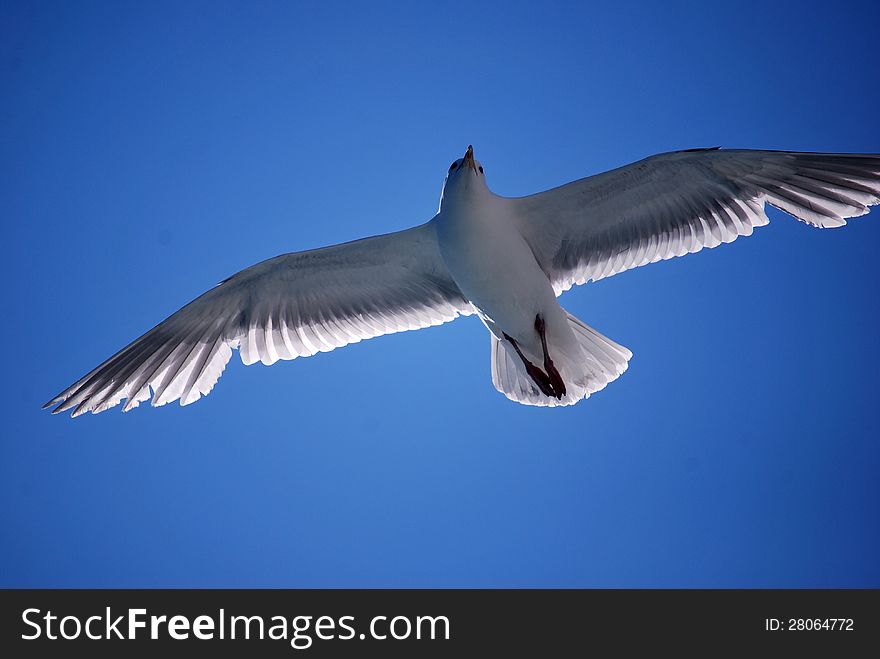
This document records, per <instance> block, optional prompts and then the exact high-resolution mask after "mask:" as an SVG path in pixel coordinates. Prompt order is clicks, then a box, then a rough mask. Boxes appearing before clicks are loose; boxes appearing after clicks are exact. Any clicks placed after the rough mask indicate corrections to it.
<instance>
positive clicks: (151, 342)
mask: <svg viewBox="0 0 880 659" xmlns="http://www.w3.org/2000/svg"><path fill="white" fill-rule="evenodd" d="M470 313H472V307H471V305H470V303H469V302H468V301H467V300H465V299H464V297H462V294H461V292H460V291H459V289H458V286H456V284H455V282H454V281H453V280H452V278H451V276H450V275H449V272H448V271H447V269H446V265H445V263H444V262H443V259H442V257H441V256H440V251H439V247H438V245H437V236H436V228H435V225H434V222H433V221H431V222H428V223H426V224H423V225H421V226H418V227H415V228H412V229H408V230H406V231H399V232H397V233H391V234H387V235H383V236H374V237H372V238H365V239H363V240H356V241H354V242H350V243H345V244H342V245H335V246H333V247H325V248H322V249H314V250H310V251H306V252H296V253H292V254H284V255H282V256H278V257H275V258H273V259H269V260H267V261H263V262H262V263H258V264H257V265H254V266H252V267H250V268H247V269H245V270H242V271H241V272H239V273H238V274H236V275H233V276H232V277H230V278H229V279H227V280H225V281H223V282H222V283H220V284H218V285H217V286H216V287H214V288H212V289H211V290H209V291H208V292H206V293H205V294H203V295H202V296H200V297H198V298H196V299H195V300H194V301H192V302H190V303H189V304H188V305H186V306H185V307H183V308H182V309H180V310H179V311H177V312H176V313H175V314H173V315H171V316H170V317H169V318H167V319H166V320H164V321H163V322H161V323H160V324H159V325H157V326H156V327H154V328H153V329H152V330H150V331H149V332H147V333H146V334H144V335H143V336H142V337H140V338H139V339H137V340H135V341H134V342H132V343H131V344H129V345H128V346H127V347H125V348H123V349H122V350H120V351H119V352H118V353H116V354H115V355H114V356H113V357H111V358H110V359H108V360H107V361H105V362H104V363H102V364H101V365H99V366H98V367H97V368H95V369H94V370H92V371H91V372H90V373H88V374H87V375H85V376H84V377H83V378H81V379H80V380H78V381H77V382H75V383H74V384H72V385H71V386H70V387H68V388H67V389H65V390H64V391H62V392H61V393H60V394H58V395H57V396H55V397H54V398H53V399H52V400H50V401H49V402H48V403H46V405H45V406H44V407H51V406H53V405H57V407H56V408H55V409H54V410H53V413H57V412H64V411H66V410H69V409H73V416H78V415H79V414H83V413H85V412H89V411H90V412H93V413H98V412H103V411H104V410H106V409H108V408H110V407H113V406H114V405H117V404H118V403H119V402H120V401H121V400H122V399H123V398H127V399H128V401H127V403H126V405H125V407H124V410H125V411H128V410H129V409H131V408H133V407H137V406H138V405H139V404H140V403H141V402H143V401H146V400H149V399H150V398H151V397H152V404H153V405H154V406H157V405H164V404H165V403H168V402H171V401H173V400H177V399H178V398H179V399H180V402H181V404H182V405H187V404H189V403H192V402H194V401H196V400H198V399H199V398H200V397H201V396H202V395H205V394H207V393H208V392H210V391H211V389H212V388H213V386H214V384H215V383H216V382H217V379H218V378H219V377H220V375H221V373H222V372H223V369H224V368H225V367H226V364H227V362H228V361H229V358H230V356H231V355H232V350H233V349H234V348H238V349H239V350H240V351H241V359H242V361H243V362H244V363H245V364H253V363H254V362H256V361H261V362H263V363H264V364H273V363H274V362H275V361H276V360H278V359H294V358H295V357H303V356H308V355H314V354H315V353H317V352H327V351H329V350H333V349H334V348H338V347H341V346H344V345H347V344H349V343H355V342H357V341H360V340H362V339H369V338H372V337H375V336H380V335H382V334H389V333H392V332H400V331H404V330H411V329H419V328H423V327H428V326H431V325H439V324H440V323H444V322H447V321H450V320H453V319H455V318H457V317H458V316H459V315H467V314H470Z"/></svg>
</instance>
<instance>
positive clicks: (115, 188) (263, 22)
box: [0, 0, 880, 587]
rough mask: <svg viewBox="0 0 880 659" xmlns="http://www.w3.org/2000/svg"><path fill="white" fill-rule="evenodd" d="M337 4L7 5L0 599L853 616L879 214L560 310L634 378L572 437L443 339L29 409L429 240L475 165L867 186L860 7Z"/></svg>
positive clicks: (483, 358)
mask: <svg viewBox="0 0 880 659" xmlns="http://www.w3.org/2000/svg"><path fill="white" fill-rule="evenodd" d="M361 4H362V5H363V6H360V7H357V6H353V5H355V3H344V4H340V5H334V4H333V3H309V4H308V5H297V4H295V3H256V4H253V3H249V4H247V5H246V4H245V3H240V4H238V3H194V2H187V3H150V4H149V5H147V4H144V3H131V2H130V3H115V2H106V3H88V2H78V3H66V2H55V3H44V2H41V3H31V2H28V3H25V2H17V3H11V2H9V1H8V0H4V1H3V2H0V85H2V96H3V101H2V103H0V158H2V160H0V167H2V171H0V217H2V223H3V224H2V226H3V238H4V241H3V244H4V255H3V259H2V268H3V277H4V280H5V281H6V285H5V287H4V295H5V297H6V301H5V305H4V306H5V308H6V312H5V314H4V322H3V323H2V333H3V334H2V341H3V345H4V347H5V354H4V357H3V373H4V377H3V381H2V385H0V386H2V394H3V395H2V400H3V433H2V443H0V447H2V449H0V450H2V452H0V497H2V498H0V585H2V586H292V587H300V586H312V587H322V586H334V587H335V586H403V587H407V586H723V587H726V586H821V587H827V586H847V587H850V586H874V587H878V586H880V561H878V559H877V557H878V556H880V478H878V473H880V439H878V438H880V428H878V417H877V390H878V373H880V348H878V343H880V342H878V329H877V326H878V320H880V319H878V304H877V290H878V283H880V260H878V259H877V245H878V244H880V211H878V210H875V211H874V213H873V214H872V215H869V216H868V217H865V218H861V219H857V220H855V221H852V222H851V223H850V225H849V226H848V227H846V228H844V229H839V230H826V231H819V230H815V229H811V228H809V227H807V226H806V225H803V224H800V223H797V222H795V221H793V220H791V219H790V218H788V217H786V216H783V215H782V214H781V213H779V212H776V211H771V212H770V217H771V224H770V226H768V227H766V228H763V229H760V230H758V231H756V233H755V235H754V236H753V237H752V238H748V239H741V240H739V241H737V242H736V243H734V244H733V245H728V246H722V247H720V248H718V249H715V250H704V251H703V252H701V253H699V254H696V255H692V256H688V257H686V258H682V259H675V260H673V261H668V262H664V263H660V264H656V265H652V266H649V267H645V268H641V269H639V270H636V271H632V272H628V273H625V274H622V275H619V276H617V277H613V278H611V279H609V280H605V281H602V282H600V283H598V284H594V285H588V286H586V287H580V288H579V289H576V290H573V291H570V292H569V293H567V294H566V295H565V296H564V297H563V298H562V302H563V305H564V306H566V307H567V308H568V309H569V310H570V311H571V312H572V313H574V314H575V315H577V316H579V317H580V318H583V319H584V320H586V321H587V322H588V323H590V324H591V325H594V326H595V327H597V328H598V329H600V330H601V331H603V332H604V333H606V334H607V335H608V336H610V337H612V338H613V339H615V340H617V341H619V342H620V343H622V344H624V345H626V346H627V347H629V348H630V349H632V350H633V352H634V353H635V357H634V359H633V361H632V362H631V366H630V369H629V371H628V372H627V373H626V374H625V375H624V376H623V377H622V378H621V379H620V380H619V381H617V382H615V383H614V384H612V385H611V386H609V387H608V388H607V389H606V390H605V391H603V392H601V393H599V394H598V395H596V396H594V397H592V398H591V399H590V400H589V401H586V402H584V403H581V404H579V405H577V406H575V407H573V408H568V409H554V410H547V409H534V408H527V407H521V406H518V405H515V404H513V403H511V402H509V401H508V400H506V399H505V398H504V397H503V396H501V395H500V394H498V393H496V392H495V390H494V389H493V387H492V385H491V382H490V373H489V339H488V336H487V334H486V331H485V330H484V328H483V327H482V326H481V325H480V323H479V321H478V320H477V319H475V318H468V319H461V320H459V321H457V322H455V323H453V324H451V325H446V326H443V327H440V328H432V329H429V330H424V331H421V332H409V333H405V334H401V335H394V336H388V337H383V338H379V339H375V340H372V341H368V342H363V343H360V344H357V345H354V346H350V347H348V348H346V349H344V350H337V351H335V352H333V353H329V354H324V355H319V356H317V357H315V358H310V359H300V360H296V361H293V362H282V363H279V364H276V365H275V366H273V367H271V368H266V367H264V366H262V365H259V364H258V365H255V366H251V367H248V368H246V367H244V366H242V364H241V362H240V360H239V359H238V356H237V354H236V356H235V357H234V358H233V361H232V362H230V365H229V367H228V368H227V370H226V373H225V374H224V376H223V378H222V379H221V380H220V382H219V383H218V385H217V387H216V388H215V389H214V392H213V393H212V394H211V395H210V396H208V397H207V398H205V399H203V400H202V401H200V402H199V403H197V404H195V405H192V406H190V407H186V408H180V407H178V406H177V405H176V404H175V405H169V406H166V407H163V408H159V409H151V408H149V407H145V406H143V405H142V406H141V407H140V408H139V409H137V410H135V411H134V412H132V413H130V414H122V413H121V412H119V408H116V409H114V410H112V411H110V412H107V413H105V414H101V415H99V416H87V417H83V418H79V419H77V420H75V421H74V420H71V419H69V418H67V417H66V416H56V417H52V416H50V415H49V414H48V413H46V412H41V411H40V404H41V403H43V402H44V401H45V400H46V399H48V398H49V397H50V396H51V395H53V394H55V393H56V392H57V391H58V390H59V389H61V388H62V387H63V386H65V385H67V384H69V383H70V382H71V381H73V380H75V379H76V378H78V377H79V376H80V375H82V374H83V373H84V372H85V371H87V370H89V369H90V368H92V367H93V366H95V365H96V364H97V363H98V362H100V361H102V360H103V359H104V358H106V357H108V356H109V355H110V354H112V353H113V352H115V351H116V350H117V349H118V348H120V347H121V346H122V345H124V344H126V343H128V342H129V341H130V340H131V339H133V338H135V337H136V336H138V335H140V334H141V333H142V332H143V331H145V330H147V329H149V328H150V327H152V326H153V325H154V324H155V323H156V322H158V321H160V320H161V319H163V318H164V317H165V316H167V315H168V314H170V313H171V312H173V311H174V310H176V309H177V308H178V307H180V306H181V305H183V304H184V303H186V302H187V301H189V300H190V299H192V298H193V297H195V296H196V295H198V294H199V293H201V292H202V291H204V290H205V289H206V288H208V287H210V286H211V285H213V284H214V283H215V282H217V281H219V280H221V279H223V278H224V277H226V276H228V275H230V274H232V273H234V272H236V271H238V270H239V269H241V268H243V267H245V266H247V265H250V264H251V263H254V262H256V261H258V260H261V259H264V258H267V257H270V256H273V255H275V254H278V253H282V252H287V251H296V250H302V249H308V248H312V247H318V246H322V245H326V244H332V243H336V242H339V241H343V240H348V239H353V238H358V237H362V236H365V235H370V234H375V233H382V232H387V231H392V230H396V229H400V228H404V227H407V226H411V225H413V224H416V223H420V222H423V221H425V220H427V219H428V218H430V217H431V216H432V215H433V213H434V212H435V210H436V207H437V202H438V198H439V193H440V186H441V184H442V181H443V176H444V174H445V172H446V169H447V167H448V165H449V163H450V162H451V161H452V160H454V159H455V158H457V157H459V156H461V154H462V153H463V151H464V149H465V147H466V146H467V145H468V144H469V143H473V144H474V146H475V149H476V153H477V157H478V158H480V160H481V161H482V162H483V164H484V165H485V167H486V174H487V177H488V181H489V184H490V186H491V187H492V188H493V189H494V190H495V191H496V192H498V193H500V194H507V195H521V194H527V193H530V192H535V191H538V190H542V189H545V188H548V187H551V186H553V185H557V184H559V183H562V182H565V181H568V180H572V179H575V178H579V177H581V176H585V175H587V174H591V173H595V172H599V171H602V170H605V169H608V168H611V167H616V166H618V165H622V164H625V163H627V162H630V161H633V160H636V159H639V158H642V157H644V156H646V155H650V154H652V153H656V152H660V151H667V150H672V149H678V148H688V147H698V146H714V145H723V146H726V147H740V148H770V149H795V150H812V151H823V150H824V151H866V152H880V128H878V116H880V87H878V84H877V64H878V57H877V54H878V48H877V39H876V35H875V34H874V32H875V31H876V30H875V28H876V25H877V24H878V18H880V10H878V8H877V4H876V3H874V2H864V3H846V2H835V3H824V2H823V3H792V4H789V5H784V4H783V3H766V2H758V3H745V2H735V3H734V2H731V3H728V7H726V8H719V7H715V6H714V5H715V3H709V4H707V3H702V2H700V3H697V2H695V3H687V4H685V3H675V2H672V3H654V4H655V5H656V6H653V7H647V6H641V5H639V4H635V5H629V4H626V3H620V2H614V3H606V4H608V5H609V6H606V7H602V6H599V5H598V4H597V3H580V2H579V3H571V5H570V6H566V5H564V4H556V3H510V2H504V3H498V4H497V5H494V6H492V5H485V4H483V3H478V2H465V3H460V4H459V3H453V2H442V3H430V5H429V3H406V8H401V6H403V5H404V3H400V5H401V6H395V5H384V4H382V3H361ZM610 6H613V8H610ZM400 382H405V383H406V384H405V386H404V387H402V388H401V387H399V386H398V385H399V383H400ZM391 390H394V391H399V393H397V394H394V395H393V396H392V395H390V394H389V391H391Z"/></svg>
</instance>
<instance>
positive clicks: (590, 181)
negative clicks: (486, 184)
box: [511, 149, 880, 295]
mask: <svg viewBox="0 0 880 659" xmlns="http://www.w3.org/2000/svg"><path fill="white" fill-rule="evenodd" d="M511 202H512V207H513V209H514V213H515V216H516V221H517V222H518V224H519V229H520V231H521V233H522V234H523V236H524V237H525V239H526V241H527V242H528V243H529V244H530V246H531V247H532V250H533V251H534V253H535V256H536V258H537V259H538V263H539V264H540V265H541V267H542V268H543V269H544V271H545V272H546V273H547V276H548V277H550V280H551V282H552V283H553V287H554V289H555V291H556V294H557V295H559V294H560V293H562V292H563V291H566V290H568V289H569V288H571V287H572V286H573V285H575V284H583V283H586V282H587V281H590V280H592V281H596V280H599V279H602V278H604V277H609V276H611V275H614V274H617V273H618V272H623V271H624V270H629V269H631V268H636V267H639V266H642V265H645V264H647V263H654V262H656V261H660V260H663V259H669V258H672V257H674V256H681V255H683V254H688V253H693V252H698V251H699V250H701V249H702V248H703V247H716V246H717V245H719V244H721V243H729V242H732V241H733V240H735V239H736V238H737V237H739V236H748V235H751V233H752V230H753V228H754V227H757V226H762V225H764V224H767V222H768V220H767V216H766V214H765V213H764V205H765V204H767V203H769V204H770V205H772V206H775V207H777V208H779V209H781V210H783V211H785V212H787V213H789V214H790V215H793V216H794V217H796V218H797V219H799V220H801V221H803V222H806V223H807V224H811V225H813V226H816V227H823V228H825V227H837V226H842V225H844V224H846V218H849V217H855V216H858V215H863V214H865V213H867V212H868V207H869V206H872V205H875V204H878V203H880V155H859V154H853V155H849V154H832V153H795V152H786V151H743V150H717V149H697V150H692V151H676V152H673V153H665V154H661V155H657V156H652V157H650V158H646V159H645V160H642V161H639V162H637V163H633V164H631V165H627V166H626V167H621V168H619V169H615V170H612V171H609V172H605V173H603V174H599V175H597V176H591V177H589V178H585V179H581V180H579V181H574V182H573V183H569V184H567V185H563V186H561V187H558V188H554V189H552V190H548V191H546V192H542V193H539V194H536V195H532V196H530V197H521V198H518V199H512V200H511Z"/></svg>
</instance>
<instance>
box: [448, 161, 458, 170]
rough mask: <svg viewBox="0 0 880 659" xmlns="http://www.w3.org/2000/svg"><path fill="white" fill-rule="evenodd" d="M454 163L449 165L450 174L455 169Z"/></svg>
mask: <svg viewBox="0 0 880 659" xmlns="http://www.w3.org/2000/svg"><path fill="white" fill-rule="evenodd" d="M455 162H458V161H457V160H456V161H455ZM455 162H454V163H452V164H451V165H449V171H450V172H451V171H452V170H453V169H455Z"/></svg>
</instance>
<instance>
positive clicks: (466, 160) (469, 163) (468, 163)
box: [462, 144, 477, 172]
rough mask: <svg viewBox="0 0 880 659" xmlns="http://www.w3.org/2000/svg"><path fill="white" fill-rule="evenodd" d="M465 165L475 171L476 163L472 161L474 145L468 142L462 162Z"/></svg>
mask: <svg viewBox="0 0 880 659" xmlns="http://www.w3.org/2000/svg"><path fill="white" fill-rule="evenodd" d="M462 165H463V166H465V167H470V168H471V169H472V170H474V172H476V171H477V163H475V162H474V147H473V145H471V144H468V148H467V151H466V152H465V154H464V162H463V163H462Z"/></svg>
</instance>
